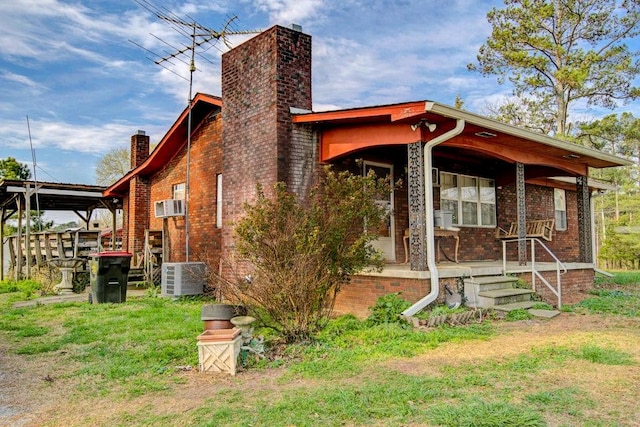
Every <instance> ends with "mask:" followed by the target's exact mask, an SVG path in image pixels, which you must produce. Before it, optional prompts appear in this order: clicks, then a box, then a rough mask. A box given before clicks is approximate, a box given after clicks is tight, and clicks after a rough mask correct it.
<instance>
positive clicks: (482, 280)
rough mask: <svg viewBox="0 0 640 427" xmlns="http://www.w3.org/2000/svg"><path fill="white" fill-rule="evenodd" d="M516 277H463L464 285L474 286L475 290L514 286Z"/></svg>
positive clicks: (481, 290)
mask: <svg viewBox="0 0 640 427" xmlns="http://www.w3.org/2000/svg"><path fill="white" fill-rule="evenodd" d="M517 281H518V279H516V278H515V277H510V276H483V277H475V278H472V279H465V280H464V284H465V287H474V288H476V289H477V292H483V291H493V290H497V289H507V288H513V287H515V284H516V283H517Z"/></svg>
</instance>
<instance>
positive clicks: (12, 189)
mask: <svg viewBox="0 0 640 427" xmlns="http://www.w3.org/2000/svg"><path fill="white" fill-rule="evenodd" d="M105 189H106V187H102V186H97V185H84V184H60V183H53V182H36V181H22V180H1V181H0V241H1V242H2V245H0V259H2V262H3V263H4V258H5V254H4V242H5V236H4V225H5V223H6V221H7V220H8V219H9V218H10V217H11V216H12V215H14V214H15V213H18V241H20V242H22V240H23V238H24V239H25V241H26V242H29V241H30V226H31V224H30V218H29V217H30V216H29V215H26V223H25V224H24V226H25V230H26V231H25V233H24V234H25V235H24V236H22V234H23V233H22V227H23V220H22V218H23V216H24V212H29V211H32V210H36V209H37V210H40V211H66V212H74V213H75V214H76V215H78V217H79V218H80V219H82V220H83V221H84V222H85V224H86V225H87V227H88V226H89V219H90V218H91V215H92V213H93V211H94V210H95V209H98V208H104V209H108V210H109V211H110V212H111V216H112V229H115V228H116V227H115V222H116V209H122V200H120V199H118V198H113V197H104V196H103V191H104V190H105ZM112 242H113V244H115V239H112ZM114 249H115V248H114ZM25 250H26V252H27V254H26V257H25V263H26V265H25V267H26V273H27V277H29V276H30V273H31V255H30V253H29V251H30V245H25ZM17 258H18V260H17V268H16V271H17V272H20V271H22V267H23V265H22V257H21V256H19V257H17ZM0 280H4V269H3V268H0Z"/></svg>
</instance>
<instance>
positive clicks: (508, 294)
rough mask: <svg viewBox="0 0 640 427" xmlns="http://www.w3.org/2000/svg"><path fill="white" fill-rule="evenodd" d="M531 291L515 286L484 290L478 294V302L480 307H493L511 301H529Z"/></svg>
mask: <svg viewBox="0 0 640 427" xmlns="http://www.w3.org/2000/svg"><path fill="white" fill-rule="evenodd" d="M533 293H534V292H533V291H532V290H531V289H516V288H511V289H496V290H493V291H484V292H480V293H479V294H478V304H479V306H480V307H494V306H496V305H503V304H509V303H513V302H522V301H530V300H531V295H532V294H533Z"/></svg>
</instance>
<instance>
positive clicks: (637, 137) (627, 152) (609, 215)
mask: <svg viewBox="0 0 640 427" xmlns="http://www.w3.org/2000/svg"><path fill="white" fill-rule="evenodd" d="M575 141H576V142H577V143H579V144H582V145H584V146H587V147H591V148H595V149H597V150H599V151H603V152H606V153H609V154H614V155H621V156H625V157H627V158H629V159H632V160H633V161H634V164H633V165H631V166H625V167H619V168H607V169H596V170H592V171H591V172H590V176H592V177H594V178H597V179H600V180H603V181H607V182H610V183H612V184H614V185H615V186H616V190H615V191H612V192H607V193H604V194H600V195H598V196H597V197H596V199H595V212H594V213H595V217H596V231H597V232H598V235H599V237H600V238H599V239H598V240H599V242H600V251H599V255H598V258H599V260H600V261H601V262H604V263H606V265H609V266H617V267H618V268H620V267H622V266H625V265H628V266H633V265H636V264H637V260H638V256H637V255H638V254H639V253H640V252H639V251H638V248H639V247H640V233H638V231H637V230H639V229H640V200H639V199H638V192H639V191H640V119H637V118H635V117H634V116H633V114H631V113H628V112H625V113H622V114H621V115H617V114H611V115H608V116H606V117H603V118H602V119H600V120H595V121H593V122H588V123H578V128H577V132H576V136H575Z"/></svg>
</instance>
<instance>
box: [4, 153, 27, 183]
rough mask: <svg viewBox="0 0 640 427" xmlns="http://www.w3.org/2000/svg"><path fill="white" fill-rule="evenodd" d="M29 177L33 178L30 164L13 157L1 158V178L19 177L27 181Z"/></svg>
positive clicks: (18, 178)
mask: <svg viewBox="0 0 640 427" xmlns="http://www.w3.org/2000/svg"><path fill="white" fill-rule="evenodd" d="M29 178H31V171H29V166H27V165H25V164H24V163H20V162H18V161H17V160H16V159H14V158H13V157H7V158H6V159H0V180H2V179H17V180H21V181H26V180H28V179H29Z"/></svg>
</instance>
